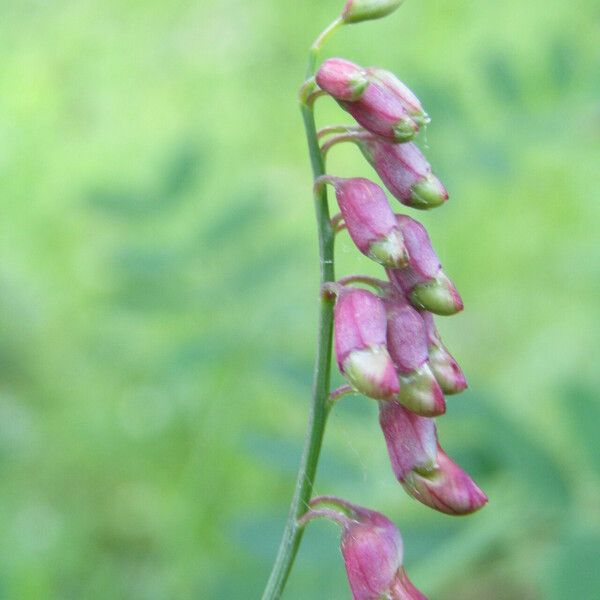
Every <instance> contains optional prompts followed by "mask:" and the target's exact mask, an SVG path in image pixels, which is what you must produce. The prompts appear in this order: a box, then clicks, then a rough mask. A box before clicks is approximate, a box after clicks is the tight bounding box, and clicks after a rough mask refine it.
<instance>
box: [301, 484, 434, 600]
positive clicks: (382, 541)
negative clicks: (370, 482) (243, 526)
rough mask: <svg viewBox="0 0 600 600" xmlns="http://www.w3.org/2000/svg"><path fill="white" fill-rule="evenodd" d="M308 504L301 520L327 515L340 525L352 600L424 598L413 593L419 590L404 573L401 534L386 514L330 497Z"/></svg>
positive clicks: (342, 548)
mask: <svg viewBox="0 0 600 600" xmlns="http://www.w3.org/2000/svg"><path fill="white" fill-rule="evenodd" d="M310 506H311V509H310V510H309V511H308V513H306V515H305V516H304V517H303V518H302V520H303V521H304V522H306V521H309V520H312V519H314V518H326V519H330V520H332V521H334V522H336V523H338V524H339V525H340V526H341V527H342V539H341V550H342V555H343V557H344V564H345V567H346V574H347V576H348V583H349V584H350V590H351V591H352V598H353V600H380V599H381V598H389V599H390V600H394V599H402V598H406V599H411V598H414V599H419V598H425V597H424V596H423V595H416V594H420V592H418V590H416V588H415V587H414V586H413V585H412V583H411V582H410V581H409V580H408V577H407V576H406V572H405V571H404V568H403V566H402V563H403V542H402V537H401V535H400V532H399V531H398V528H397V527H396V526H395V525H394V524H393V523H392V522H391V521H390V520H389V519H388V518H387V517H385V516H384V515H382V514H381V513H378V512H375V511H373V510H369V509H366V508H363V507H361V506H357V505H356V504H352V503H350V502H347V501H346V500H342V499H341V498H336V497H332V496H321V497H318V498H315V499H313V500H312V501H311V502H310ZM322 507H324V508H322ZM401 594H405V595H404V596H403V595H401ZM407 594H408V595H407ZM411 594H412V595H411Z"/></svg>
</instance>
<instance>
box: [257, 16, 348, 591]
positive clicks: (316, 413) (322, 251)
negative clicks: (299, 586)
mask: <svg viewBox="0 0 600 600" xmlns="http://www.w3.org/2000/svg"><path fill="white" fill-rule="evenodd" d="M340 24H341V22H340V20H339V19H338V20H337V21H334V23H332V25H330V26H329V27H328V28H327V29H326V30H325V31H324V32H323V33H322V34H321V35H320V36H319V38H317V41H316V42H315V43H314V44H313V46H312V47H311V50H310V55H309V64H308V71H307V79H310V78H311V77H312V76H313V74H314V70H315V66H316V60H317V55H318V51H319V48H320V46H321V44H322V43H323V42H324V40H325V39H326V38H327V37H328V36H329V35H330V34H331V33H333V31H335V29H337V28H338V27H339V25H340ZM301 110H302V118H303V120H304V128H305V130H306V139H307V142H308V151H309V155H310V162H311V166H312V172H313V179H314V180H316V179H317V178H318V177H321V176H322V175H325V164H324V162H323V155H322V154H321V149H320V147H319V141H318V138H317V128H316V124H315V116H314V111H313V107H312V105H311V104H310V103H307V102H303V103H302V105H301ZM317 187H318V188H319V189H317V190H315V209H316V217H317V230H318V237H319V259H320V264H321V277H320V282H321V285H320V288H321V289H322V287H323V284H325V283H327V282H332V281H334V280H335V276H334V264H333V261H334V254H333V242H334V238H335V235H334V231H333V228H332V226H331V218H330V215H329V206H328V203H327V189H326V187H325V186H317ZM334 303H335V298H333V297H332V296H331V294H323V293H321V294H320V318H319V333H318V342H317V356H316V359H315V369H314V379H313V392H312V405H311V410H310V415H309V419H308V429H307V432H306V438H305V442H304V450H303V452H302V459H301V461H300V467H299V469H298V475H297V477H296V485H295V489H294V496H293V498H292V503H291V506H290V510H289V513H288V518H287V521H286V525H285V529H284V532H283V536H282V539H281V543H280V545H279V550H278V552H277V558H276V559H275V564H274V565H273V569H272V571H271V576H270V577H269V581H268V582H267V587H266V589H265V591H264V594H263V597H262V600H278V599H279V598H280V597H281V594H282V592H283V589H284V587H285V584H286V582H287V579H288V576H289V574H290V571H291V570H292V566H293V564H294V559H295V558H296V554H297V552H298V548H299V547H300V541H301V539H302V534H303V532H304V527H303V525H302V524H300V523H299V522H298V521H299V519H300V518H301V517H302V516H303V515H304V514H305V513H306V512H307V510H308V503H309V501H310V499H311V496H312V491H313V484H314V481H315V476H316V473H317V464H318V462H319V454H320V452H321V446H322V443H323V435H324V434H325V425H326V423H327V417H328V414H329V390H330V374H331V346H332V335H333V306H334Z"/></svg>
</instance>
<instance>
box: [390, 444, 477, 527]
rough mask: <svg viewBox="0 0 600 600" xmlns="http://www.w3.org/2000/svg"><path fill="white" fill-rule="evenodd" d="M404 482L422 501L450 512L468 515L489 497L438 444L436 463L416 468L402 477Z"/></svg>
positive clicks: (444, 511) (412, 494)
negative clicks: (428, 466) (423, 468)
mask: <svg viewBox="0 0 600 600" xmlns="http://www.w3.org/2000/svg"><path fill="white" fill-rule="evenodd" d="M402 485H403V486H404V489H405V490H406V491H407V492H408V494H410V495H411V496H412V497H413V498H415V499H416V500H418V501H419V502H422V503H423V504H426V505H427V506H430V507H431V508H435V509H436V510H439V511H440V512H443V513H446V514H449V515H468V514H470V513H473V512H475V511H476V510H479V509H480V508H481V507H482V506H484V505H485V504H486V503H487V501H488V498H487V496H486V495H485V494H484V493H483V491H482V490H481V489H480V488H479V487H478V486H477V484H476V483H475V482H474V481H473V480H472V479H471V478H470V477H469V475H467V473H465V472H464V471H463V470H462V469H461V468H460V467H459V466H458V465H457V464H456V463H455V462H453V461H452V460H450V458H449V457H448V455H447V454H446V453H445V452H444V451H443V450H442V448H441V447H440V446H439V445H438V452H437V467H436V468H434V469H432V470H419V469H413V470H412V471H411V472H410V473H409V474H408V475H407V476H406V477H405V478H404V479H403V480H402Z"/></svg>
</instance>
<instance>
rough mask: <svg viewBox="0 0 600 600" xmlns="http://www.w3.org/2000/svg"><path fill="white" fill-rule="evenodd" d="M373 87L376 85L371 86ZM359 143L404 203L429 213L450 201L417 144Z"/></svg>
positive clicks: (382, 178)
mask: <svg viewBox="0 0 600 600" xmlns="http://www.w3.org/2000/svg"><path fill="white" fill-rule="evenodd" d="M369 88H375V86H374V85H373V84H371V85H370V86H369ZM357 120H358V119H357ZM365 128H366V129H368V127H365ZM357 143H358V145H359V148H360V149H361V150H362V153H363V154H364V155H365V158H366V159H367V160H368V161H369V162H370V163H371V165H372V166H373V168H374V169H375V170H376V171H377V173H378V175H379V177H381V180H382V181H383V183H384V184H385V186H386V187H387V189H388V190H389V191H390V192H391V193H392V194H393V195H394V197H396V198H397V199H398V200H400V202H402V204H406V205H407V206H412V207H413V208H419V209H424V210H426V209H430V208H435V207H436V206H439V205H440V204H443V203H444V202H445V201H446V200H447V199H448V192H447V191H446V188H445V187H444V186H443V185H442V183H441V182H440V180H439V179H438V178H437V177H436V176H435V175H433V173H432V172H431V166H430V165H429V163H428V162H427V160H426V159H425V157H424V156H423V154H422V152H421V151H420V150H419V148H418V147H417V146H416V145H415V144H414V143H409V144H390V143H388V142H385V141H383V140H379V139H377V138H375V137H372V138H369V139H362V140H358V141H357Z"/></svg>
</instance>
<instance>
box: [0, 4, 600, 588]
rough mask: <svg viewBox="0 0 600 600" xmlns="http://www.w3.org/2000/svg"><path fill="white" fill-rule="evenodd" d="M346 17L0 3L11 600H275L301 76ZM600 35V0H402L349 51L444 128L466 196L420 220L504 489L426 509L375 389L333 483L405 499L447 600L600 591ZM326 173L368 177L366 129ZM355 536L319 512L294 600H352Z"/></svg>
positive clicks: (426, 567)
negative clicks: (459, 298) (392, 455)
mask: <svg viewBox="0 0 600 600" xmlns="http://www.w3.org/2000/svg"><path fill="white" fill-rule="evenodd" d="M341 5H342V0H326V1H324V0H310V1H308V0H304V1H303V2H292V1H286V2H276V1H275V0H253V1H251V2H241V1H240V0H238V1H234V0H223V1H220V2H217V1H207V0H195V1H192V0H178V1H175V2H165V1H164V0H163V1H158V0H118V1H117V0H103V1H101V0H79V1H78V2H70V1H68V0H45V1H44V0H0V174H1V176H0V198H1V218H0V244H1V256H2V260H1V261H0V378H1V379H0V481H1V485H0V598H2V599H4V598H6V599H9V600H26V599H27V600H29V599H35V600H37V599H44V600H45V599H49V600H50V599H52V600H53V599H81V598H90V599H104V598H111V599H131V600H138V599H139V600H154V599H156V600H163V599H182V600H183V599H191V598H202V599H206V598H209V599H211V598H215V599H217V598H219V599H223V598H232V599H246V598H248V599H251V598H258V597H259V596H260V593H261V590H262V587H263V585H264V583H265V581H266V578H267V576H268V572H269V570H270V565H271V562H272V560H273V558H274V555H275V552H276V548H277V545H278V543H279V536H280V533H281V530H282V527H283V522H284V520H285V515H286V512H287V507H288V503H289V500H290V497H291V493H292V485H293V480H294V476H295V471H296V468H297V464H298V459H299V454H300V449H301V445H302V438H303V434H304V430H305V425H306V417H307V410H308V402H309V392H310V384H311V369H312V360H313V354H314V349H315V336H316V333H315V332H316V322H317V294H318V290H317V269H318V261H317V254H316V237H315V225H314V216H313V208H312V201H311V191H310V188H311V181H310V175H309V167H308V160H307V156H306V149H305V141H304V137H303V130H302V124H301V120H300V115H299V113H298V107H297V103H296V90H297V88H298V86H299V84H300V82H301V77H302V74H303V72H304V65H305V57H306V49H307V47H308V45H309V44H310V42H311V41H312V39H313V38H314V37H315V36H316V34H317V33H318V32H319V31H320V30H321V29H322V28H323V27H324V26H325V25H326V24H327V23H328V22H330V21H331V20H332V18H333V17H334V16H335V15H336V14H337V13H338V12H339V10H340V9H341ZM599 40H600V5H599V4H598V2H597V0H574V1H572V2H557V1H556V2H547V1H542V0H528V1H523V0H507V1H504V2H482V1H481V0H480V1H475V0H465V1H463V2H455V1H452V0H429V1H424V0H410V1H407V2H406V4H405V5H404V6H403V7H402V9H401V10H399V11H398V12H397V13H395V14H394V15H393V16H392V17H390V18H389V19H386V20H382V21H379V22H373V23H367V24H363V25H361V26H358V25H357V26H353V27H347V28H346V29H345V30H343V31H341V32H340V33H339V34H338V35H337V36H336V37H335V39H334V40H333V41H332V42H331V44H330V45H329V46H328V47H327V53H328V54H330V55H342V56H344V57H347V58H349V59H352V60H355V61H357V62H359V63H362V64H365V65H380V66H383V67H385V68H388V69H391V70H393V71H395V72H396V73H398V74H399V75H400V77H401V78H402V79H404V80H405V81H406V82H407V83H408V84H409V85H410V86H411V87H412V88H413V89H414V90H415V91H416V92H417V93H418V94H419V96H420V97H421V99H422V101H423V103H424V105H425V107H426V109H427V110H428V112H429V113H430V114H431V115H432V117H433V122H432V124H431V125H430V126H429V128H428V130H427V132H426V135H425V136H421V140H420V143H422V145H423V147H424V148H425V151H426V154H427V156H428V157H429V159H430V160H431V162H432V164H433V166H434V170H435V171H436V172H437V174H438V175H439V176H440V177H441V179H442V180H443V181H444V182H445V183H446V184H447V187H448V188H449V190H450V194H451V201H450V202H449V203H448V204H447V205H445V206H444V207H443V208H441V209H438V210H436V211H433V212H431V213H428V214H422V213H414V212H413V213H412V214H413V216H416V217H417V218H419V219H420V220H422V221H423V222H424V223H425V224H426V225H427V227H428V228H429V231H430V233H431V236H432V239H433V241H434V244H435V246H436V248H437V250H438V252H439V254H440V256H441V258H442V261H443V263H444V265H445V268H446V271H447V272H448V273H449V274H450V275H451V277H452V278H453V279H454V281H455V282H456V283H457V285H458V287H459V289H460V290H461V293H462V295H463V299H464V300H465V304H466V310H465V311H464V313H462V314H460V315H458V316H456V317H454V318H452V319H446V320H443V319H440V320H438V321H439V324H440V329H441V331H442V333H443V335H444V339H445V341H446V344H447V346H448V347H449V348H450V350H451V351H452V352H453V354H454V355H455V356H456V357H457V358H458V359H459V360H460V362H461V364H462V365H463V368H464V370H465V372H466V373H467V376H468V378H469V381H470V390H469V391H468V392H467V393H465V394H464V395H462V396H459V397H456V398H452V399H450V401H449V410H448V415H447V416H446V417H445V418H443V419H441V420H440V422H439V428H440V435H441V439H442V443H443V444H444V446H445V447H446V449H447V451H448V452H449V454H450V455H451V456H453V457H454V458H456V460H457V461H458V462H459V463H460V464H461V465H463V466H464V467H465V468H467V469H468V470H469V471H470V472H471V473H472V474H473V476H474V477H475V479H476V480H477V481H478V482H479V483H480V484H481V485H482V487H483V488H484V489H485V490H486V491H487V493H488V494H489V496H490V498H491V500H490V504H489V505H488V506H487V507H486V509H485V510H483V511H481V512H480V513H478V514H476V515H474V516H472V517H469V518H466V519H456V518H451V517H447V516H444V515H440V514H436V513H434V512H433V511H431V510H428V509H427V508H425V507H423V506H422V505H420V504H418V503H416V502H414V501H412V500H411V499H409V498H408V497H407V496H406V495H405V494H404V493H403V491H402V490H401V489H400V486H399V485H398V484H397V483H396V481H395V480H394V478H393V475H392V473H391V469H390V466H389V463H388V458H387V454H386V450H385V445H384V442H383V438H382V435H381V433H380V431H379V428H378V424H377V411H376V406H375V403H372V402H369V401H367V400H365V399H363V398H359V397H351V398H348V399H344V401H343V402H342V403H341V404H340V405H339V406H338V407H337V408H336V410H335V412H334V414H333V416H332V418H331V420H330V426H329V429H328V433H327V437H326V443H325V447H324V453H323V458H322V464H321V468H320V471H319V476H318V480H317V482H316V491H317V493H336V494H339V495H342V496H345V497H347V498H348V499H350V500H352V501H354V502H358V503H362V504H364V505H366V506H370V507H372V508H375V509H377V510H380V511H382V512H385V513H386V514H388V515H389V516H390V517H391V518H393V519H394V520H395V521H396V522H397V524H398V526H399V527H400V528H401V530H402V532H403V535H404V538H405V546H406V564H407V568H408V571H409V574H410V576H411V578H412V579H413V581H414V582H415V583H416V584H417V585H418V587H419V588H421V589H422V590H423V591H424V592H426V593H427V594H428V595H429V596H430V597H431V598H432V599H434V600H435V599H439V600H456V599H459V598H460V599H462V600H471V599H473V600H474V599H482V598H485V599H490V600H496V599H497V600H509V599H511V600H512V599H519V600H538V599H545V600H546V599H547V600H566V599H571V598H577V599H578V600H579V599H582V600H594V599H598V598H600V441H599V434H598V430H599V425H600V398H599V394H598V385H599V384H600V375H599V362H600V351H599V347H598V341H599V339H600V319H599V318H598V309H600V236H599V229H598V219H599V217H600V193H599V190H600V167H599V158H600V67H599V65H600V44H599ZM318 110H319V115H320V116H319V121H320V122H321V123H322V124H327V123H336V122H340V121H341V122H346V121H347V119H346V118H345V117H344V116H343V114H342V113H341V112H340V111H339V109H337V108H336V107H335V106H334V105H333V104H332V103H330V102H329V101H328V100H322V101H320V102H319V105H318ZM330 168H331V171H332V172H334V173H336V174H341V175H364V176H370V177H373V172H372V171H371V170H370V168H369V167H368V166H367V165H366V164H365V162H364V160H363V159H362V158H361V157H360V156H359V154H358V152H357V151H356V149H354V148H352V147H348V148H339V149H336V151H334V153H333V154H332V159H331V161H330ZM396 207H397V208H399V205H397V204H396ZM337 256H338V267H337V268H338V273H340V274H344V273H351V272H368V273H377V269H376V268H374V267H372V266H371V265H369V264H367V263H368V261H367V260H366V259H364V257H362V256H360V255H359V254H358V253H357V252H356V251H354V250H353V248H352V246H351V244H350V242H349V239H348V237H347V236H346V235H345V234H343V235H341V236H340V240H339V244H338V247H337ZM336 381H339V377H336ZM338 542H339V534H338V532H337V531H336V529H335V527H334V526H332V525H329V524H327V523H318V524H315V525H314V526H311V528H310V529H309V531H308V532H307V535H306V536H305V539H304V544H303V546H302V548H301V551H300V554H299V558H298V562H297V567H296V569H295V570H294V573H293V575H292V577H291V579H290V582H289V587H288V590H287V593H286V595H285V598H286V599H289V600H293V599H295V600H300V599H307V598H314V599H315V600H316V599H327V600H330V599H331V600H337V599H344V598H348V597H349V592H348V588H347V583H346V581H345V574H344V570H343V564H342V561H341V558H340V556H339V549H338Z"/></svg>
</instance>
